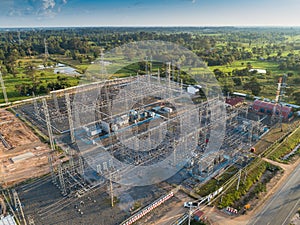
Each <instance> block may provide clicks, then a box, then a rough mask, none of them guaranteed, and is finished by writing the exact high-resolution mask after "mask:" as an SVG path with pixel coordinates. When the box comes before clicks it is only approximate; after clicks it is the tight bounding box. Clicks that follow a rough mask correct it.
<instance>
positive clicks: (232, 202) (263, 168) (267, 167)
mask: <svg viewBox="0 0 300 225" xmlns="http://www.w3.org/2000/svg"><path fill="white" fill-rule="evenodd" d="M278 170H279V168H278V167H276V166H274V165H271V164H269V163H267V162H264V161H261V162H259V163H258V165H257V166H256V167H255V169H252V170H251V171H248V172H247V175H246V179H244V178H242V180H241V182H240V185H239V189H238V190H236V185H233V186H231V187H230V188H229V190H227V191H226V194H224V195H223V197H222V201H220V203H219V205H218V207H219V208H224V207H227V206H235V207H236V208H237V209H241V208H242V207H243V206H244V205H245V204H247V203H248V202H249V201H250V200H251V199H253V198H254V197H255V196H258V195H259V193H261V192H265V191H266V186H265V185H266V183H268V182H269V181H270V179H271V178H272V177H273V176H274V175H275V174H276V172H277V171H278ZM266 172H270V173H271V175H270V176H267V178H264V179H262V176H263V175H264V174H266ZM244 177H245V175H244ZM251 188H252V190H251V191H249V190H250V189H251ZM242 197H244V199H243V200H242V201H240V200H241V198H242Z"/></svg>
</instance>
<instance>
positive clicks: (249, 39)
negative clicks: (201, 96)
mask: <svg viewBox="0 0 300 225" xmlns="http://www.w3.org/2000/svg"><path fill="white" fill-rule="evenodd" d="M230 30H231V32H229V31H230ZM295 32H296V31H295ZM297 32H298V31H297ZM44 39H45V40H46V42H47V46H48V51H49V53H50V54H61V55H64V54H66V55H69V56H71V57H72V58H73V59H79V60H80V59H82V54H85V55H88V56H89V61H92V60H93V59H95V58H97V57H98V56H99V54H100V52H101V49H103V50H104V51H107V50H110V49H113V48H115V47H117V46H120V45H123V44H126V43H129V42H133V41H142V40H161V41H167V42H173V43H177V44H179V45H181V46H184V47H186V48H187V49H189V50H192V51H194V52H195V53H196V54H197V55H198V56H199V57H201V58H202V59H203V60H204V61H206V62H207V63H208V65H210V66H214V65H226V64H231V63H232V62H234V61H235V60H247V59H250V58H252V57H253V56H256V57H260V56H264V55H267V56H268V55H270V54H273V53H274V52H276V54H280V52H282V51H284V50H285V49H286V48H289V47H286V46H285V45H280V44H279V43H282V42H283V41H286V37H285V34H284V33H283V32H279V31H278V30H276V29H275V30H272V29H271V30H268V29H267V31H265V32H262V30H260V29H249V30H247V29H246V30H245V29H237V28H182V29H180V28H70V29H40V30H38V29H36V30H28V29H26V30H21V31H20V32H18V31H14V30H13V31H2V32H0V61H2V62H3V64H4V65H5V69H6V71H7V72H8V73H12V74H14V72H15V71H14V66H15V65H14V63H15V62H16V60H17V59H19V58H21V57H25V56H37V55H40V54H43V53H44V52H45V48H44V44H45V43H44ZM257 42H262V43H265V44H266V47H265V48H264V47H256V46H254V45H253V43H257ZM245 46H247V48H246V47H245ZM291 48H292V47H291ZM6 71H4V72H6Z"/></svg>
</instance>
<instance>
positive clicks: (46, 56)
mask: <svg viewBox="0 0 300 225" xmlns="http://www.w3.org/2000/svg"><path fill="white" fill-rule="evenodd" d="M44 46H45V55H44V60H45V62H46V61H47V59H48V57H49V52H48V44H47V41H46V38H44Z"/></svg>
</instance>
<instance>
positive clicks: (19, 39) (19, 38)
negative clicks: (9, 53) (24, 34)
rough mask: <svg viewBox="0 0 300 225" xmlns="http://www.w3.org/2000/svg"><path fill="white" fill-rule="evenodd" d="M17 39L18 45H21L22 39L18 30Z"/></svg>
mask: <svg viewBox="0 0 300 225" xmlns="http://www.w3.org/2000/svg"><path fill="white" fill-rule="evenodd" d="M18 41H19V45H21V44H22V39H21V33H20V31H18Z"/></svg>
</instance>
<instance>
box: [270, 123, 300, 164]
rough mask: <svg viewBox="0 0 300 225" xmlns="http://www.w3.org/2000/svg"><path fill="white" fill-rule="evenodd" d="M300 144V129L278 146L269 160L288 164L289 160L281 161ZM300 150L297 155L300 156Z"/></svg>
mask: <svg viewBox="0 0 300 225" xmlns="http://www.w3.org/2000/svg"><path fill="white" fill-rule="evenodd" d="M299 143H300V129H299V128H298V129H297V130H295V132H294V133H293V134H292V135H291V136H289V137H287V138H286V139H285V140H284V141H283V142H281V143H280V144H279V145H278V146H276V150H274V151H273V152H272V153H271V154H270V155H269V157H268V158H269V159H272V160H276V161H280V162H287V161H288V160H289V159H286V160H285V161H284V160H281V158H282V157H283V156H285V155H286V154H288V153H290V152H291V151H292V150H293V149H294V148H295V147H296V146H297V145H298V144H299ZM299 153H300V150H299V149H298V151H297V152H296V153H295V154H299Z"/></svg>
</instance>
